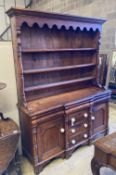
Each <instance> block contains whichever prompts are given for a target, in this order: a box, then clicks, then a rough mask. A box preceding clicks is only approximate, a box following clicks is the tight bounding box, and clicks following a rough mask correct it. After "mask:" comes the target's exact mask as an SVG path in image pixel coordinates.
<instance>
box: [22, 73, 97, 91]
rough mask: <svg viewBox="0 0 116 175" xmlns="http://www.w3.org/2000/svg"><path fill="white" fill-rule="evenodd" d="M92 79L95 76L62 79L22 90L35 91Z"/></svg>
mask: <svg viewBox="0 0 116 175" xmlns="http://www.w3.org/2000/svg"><path fill="white" fill-rule="evenodd" d="M93 79H95V77H93V76H91V77H84V78H79V79H74V80H68V81H62V82H57V83H49V84H45V85H38V86H32V87H27V88H25V89H24V91H25V92H30V91H35V90H42V89H47V88H52V87H57V86H64V85H69V84H73V83H78V82H83V81H89V80H93Z"/></svg>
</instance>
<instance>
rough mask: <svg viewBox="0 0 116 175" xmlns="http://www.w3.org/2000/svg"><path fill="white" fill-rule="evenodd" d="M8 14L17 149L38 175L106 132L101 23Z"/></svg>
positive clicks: (59, 16)
mask: <svg viewBox="0 0 116 175" xmlns="http://www.w3.org/2000/svg"><path fill="white" fill-rule="evenodd" d="M7 14H8V15H9V17H10V19H11V28H12V41H13V51H14V62H15V69H16V80H17V90H18V108H19V113H20V124H21V125H20V126H21V131H22V132H21V133H22V147H23V152H24V154H25V155H26V156H27V157H28V158H29V159H30V161H31V162H32V164H33V166H34V171H35V174H38V173H40V172H41V171H42V169H43V167H44V166H45V165H47V164H48V163H49V162H50V161H51V160H52V159H54V158H57V157H62V158H68V157H70V156H71V154H72V152H73V151H74V150H75V149H76V148H77V147H80V146H82V145H87V144H90V143H92V142H93V141H94V140H95V139H96V138H98V137H101V136H103V135H105V134H107V132H108V113H109V112H108V100H109V98H110V91H109V90H106V89H104V88H103V87H102V86H100V84H99V82H98V74H99V69H98V67H99V66H98V65H99V44H100V41H99V39H100V37H101V36H100V34H101V29H102V24H103V23H104V22H105V20H101V19H92V18H85V17H77V16H71V15H62V14H54V13H47V12H38V11H32V10H23V9H15V8H11V9H10V10H8V11H7ZM93 117H94V118H95V120H93Z"/></svg>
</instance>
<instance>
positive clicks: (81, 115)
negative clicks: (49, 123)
mask: <svg viewBox="0 0 116 175" xmlns="http://www.w3.org/2000/svg"><path fill="white" fill-rule="evenodd" d="M89 116H90V112H89V110H88V109H86V110H81V111H78V112H75V113H72V114H70V115H69V127H73V126H76V125H79V123H81V122H83V123H88V120H89Z"/></svg>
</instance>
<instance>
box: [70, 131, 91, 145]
mask: <svg viewBox="0 0 116 175" xmlns="http://www.w3.org/2000/svg"><path fill="white" fill-rule="evenodd" d="M88 139H89V130H87V131H85V132H82V133H81V134H78V135H75V136H74V137H72V138H69V143H68V144H69V147H72V146H75V145H77V144H78V145H79V144H80V143H81V142H86V141H88Z"/></svg>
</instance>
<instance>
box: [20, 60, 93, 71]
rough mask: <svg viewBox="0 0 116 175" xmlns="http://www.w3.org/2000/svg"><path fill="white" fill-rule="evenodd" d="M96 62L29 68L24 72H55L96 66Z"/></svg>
mask: <svg viewBox="0 0 116 175" xmlns="http://www.w3.org/2000/svg"><path fill="white" fill-rule="evenodd" d="M95 65H96V64H95V63H88V64H80V65H72V66H62V67H50V68H43V69H29V70H24V71H23V73H24V74H35V73H44V72H54V71H62V70H69V69H77V68H86V67H91V66H95Z"/></svg>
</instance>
